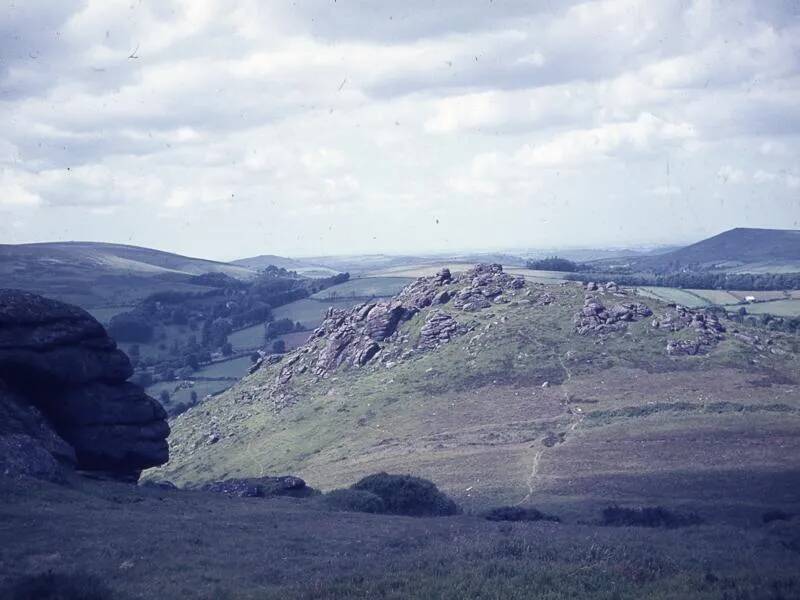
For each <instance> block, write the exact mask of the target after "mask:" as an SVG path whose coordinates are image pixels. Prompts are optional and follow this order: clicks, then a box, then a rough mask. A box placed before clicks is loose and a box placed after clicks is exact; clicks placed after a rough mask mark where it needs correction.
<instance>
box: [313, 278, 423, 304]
mask: <svg viewBox="0 0 800 600" xmlns="http://www.w3.org/2000/svg"><path fill="white" fill-rule="evenodd" d="M412 281H414V279H413V278H410V277H363V278H359V279H351V280H350V281H346V282H345V283H341V284H339V285H335V286H333V287H330V288H326V289H324V290H322V291H321V292H317V293H316V294H314V295H312V296H311V297H312V298H313V299H315V300H335V299H347V298H381V297H387V296H395V295H397V294H398V293H400V291H401V290H402V289H403V288H404V287H406V286H407V285H408V284H409V283H411V282H412Z"/></svg>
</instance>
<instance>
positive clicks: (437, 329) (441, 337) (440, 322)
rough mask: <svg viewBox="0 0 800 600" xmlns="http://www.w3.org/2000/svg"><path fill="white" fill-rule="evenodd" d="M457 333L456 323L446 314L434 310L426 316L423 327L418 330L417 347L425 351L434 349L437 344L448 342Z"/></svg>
mask: <svg viewBox="0 0 800 600" xmlns="http://www.w3.org/2000/svg"><path fill="white" fill-rule="evenodd" d="M457 332H458V322H457V321H456V320H455V319H454V318H453V317H451V316H450V315H448V314H447V313H444V312H442V311H439V310H435V311H432V312H431V313H430V314H429V315H428V318H427V320H426V321H425V325H423V326H422V329H420V332H419V342H418V343H417V345H418V346H419V347H420V348H426V349H431V348H436V347H437V346H438V345H439V344H443V343H446V342H449V341H450V339H451V338H452V337H453V336H454V335H456V333H457Z"/></svg>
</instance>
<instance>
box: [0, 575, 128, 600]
mask: <svg viewBox="0 0 800 600" xmlns="http://www.w3.org/2000/svg"><path fill="white" fill-rule="evenodd" d="M0 597H2V598H8V600H108V599H110V598H113V595H112V593H111V591H110V590H109V589H108V588H107V587H106V586H105V584H104V583H103V582H102V581H100V580H99V579H98V578H97V577H94V576H93V575H87V574H82V573H42V574H40V575H31V576H28V577H23V578H22V579H19V580H18V581H16V582H15V583H12V584H11V585H10V586H9V587H8V588H6V589H4V590H2V589H0Z"/></svg>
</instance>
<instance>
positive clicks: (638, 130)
mask: <svg viewBox="0 0 800 600" xmlns="http://www.w3.org/2000/svg"><path fill="white" fill-rule="evenodd" d="M694 135H695V132H694V127H693V126H692V125H691V124H690V123H683V122H681V123H672V122H669V121H665V120H664V119H661V118H659V117H656V116H655V115H652V114H650V113H644V114H641V115H639V118H637V119H636V120H635V121H630V122H626V123H610V124H607V125H602V126H600V127H595V128H593V129H584V130H576V131H568V132H566V133H562V134H559V135H557V136H554V137H553V138H552V139H550V140H548V141H546V142H544V143H541V144H528V145H525V146H524V147H523V148H521V149H520V151H519V153H518V158H519V160H520V161H521V162H522V163H524V164H526V165H529V166H538V167H558V166H564V165H579V164H584V163H586V162H591V161H595V160H600V159H604V158H609V157H611V156H613V155H619V154H627V155H634V154H636V155H639V156H642V155H646V154H647V153H649V152H651V151H653V150H656V149H659V148H661V147H663V146H665V145H670V144H675V143H681V142H683V141H686V140H690V139H691V138H693V137H694Z"/></svg>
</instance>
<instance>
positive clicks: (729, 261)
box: [635, 227, 800, 271]
mask: <svg viewBox="0 0 800 600" xmlns="http://www.w3.org/2000/svg"><path fill="white" fill-rule="evenodd" d="M635 264H636V265H637V266H642V267H648V268H657V269H658V268H660V269H663V268H680V267H686V266H695V265H696V266H700V267H716V268H726V269H730V268H737V267H738V268H740V269H741V268H742V267H745V268H746V267H748V266H749V267H753V268H756V269H758V270H762V271H763V270H764V268H765V267H770V266H771V267H773V268H774V269H777V271H784V270H786V268H787V267H788V268H790V269H791V270H794V271H800V230H791V229H750V228H745V227H740V228H736V229H731V230H729V231H725V232H723V233H720V234H719V235H715V236H713V237H710V238H708V239H705V240H702V241H700V242H697V243H696V244H692V245H690V246H686V247H685V248H681V249H679V250H674V251H672V252H667V253H665V254H660V255H656V256H650V257H646V258H641V259H638V260H637V261H635Z"/></svg>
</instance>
